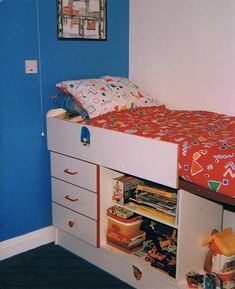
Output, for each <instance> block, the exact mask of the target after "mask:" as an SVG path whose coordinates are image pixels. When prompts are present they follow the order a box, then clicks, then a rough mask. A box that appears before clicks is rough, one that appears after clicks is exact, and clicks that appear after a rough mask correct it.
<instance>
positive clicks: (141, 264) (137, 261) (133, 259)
mask: <svg viewBox="0 0 235 289" xmlns="http://www.w3.org/2000/svg"><path fill="white" fill-rule="evenodd" d="M101 249H102V250H105V251H108V252H109V253H112V254H113V255H115V257H118V258H120V259H122V260H125V262H128V263H129V264H130V265H131V266H132V265H134V266H136V267H138V268H139V269H141V270H146V271H148V273H150V274H154V275H156V273H157V274H158V276H159V277H160V278H162V279H164V280H165V281H167V282H170V283H172V284H173V285H176V280H175V278H174V277H171V276H169V274H168V273H167V272H164V271H162V270H160V269H157V268H153V267H152V266H150V264H149V263H148V262H146V261H145V260H144V258H143V257H138V256H136V255H134V253H130V254H127V253H126V252H124V251H122V250H120V249H117V248H115V247H113V246H111V245H108V244H105V245H102V246H101Z"/></svg>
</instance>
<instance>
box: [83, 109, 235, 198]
mask: <svg viewBox="0 0 235 289" xmlns="http://www.w3.org/2000/svg"><path fill="white" fill-rule="evenodd" d="M87 124H89V125H92V126H98V127H102V128H105V129H112V130H116V131H121V132H124V133H129V134H135V135H140V136H145V137H151V138H154V139H160V140H164V141H168V142H173V143H177V144H179V175H180V176H181V177H182V178H183V179H185V180H187V181H190V182H192V183H194V184H198V185H201V186H203V187H206V188H209V189H211V190H212V191H214V192H218V193H222V194H225V195H229V196H231V197H235V117H231V116H227V115H223V114H218V113H213V112H207V111H189V110H187V111H186V110H170V109H168V108H166V107H165V106H163V105H162V106H151V107H141V108H137V109H133V110H125V111H120V112H110V113H107V114H105V115H103V116H99V117H96V118H94V119H92V120H90V121H88V122H87Z"/></svg>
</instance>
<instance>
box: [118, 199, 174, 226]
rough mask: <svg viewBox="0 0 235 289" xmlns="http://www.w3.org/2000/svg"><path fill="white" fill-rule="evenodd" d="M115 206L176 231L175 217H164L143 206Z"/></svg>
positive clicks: (131, 204)
mask: <svg viewBox="0 0 235 289" xmlns="http://www.w3.org/2000/svg"><path fill="white" fill-rule="evenodd" d="M116 205H118V206H121V207H124V208H127V209H129V210H131V211H133V212H134V213H136V214H138V215H141V216H143V217H146V218H149V219H151V220H154V221H157V222H159V223H162V224H164V225H167V226H170V227H173V228H176V229H178V225H177V224H176V219H177V218H176V216H175V217H174V216H168V215H165V214H163V213H160V212H158V211H157V210H155V209H151V208H146V207H144V206H140V205H136V204H134V203H132V202H130V203H127V204H125V205H119V204H116ZM150 211H151V214H150V213H149V212H150ZM164 218H165V220H164ZM166 218H168V221H167V220H166ZM170 219H171V220H172V221H171V220H170Z"/></svg>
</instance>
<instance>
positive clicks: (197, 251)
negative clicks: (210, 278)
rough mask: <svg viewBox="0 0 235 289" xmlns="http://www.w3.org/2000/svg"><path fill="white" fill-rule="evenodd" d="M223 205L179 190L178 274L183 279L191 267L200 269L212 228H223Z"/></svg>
mask: <svg viewBox="0 0 235 289" xmlns="http://www.w3.org/2000/svg"><path fill="white" fill-rule="evenodd" d="M222 214H223V207H222V206H221V205H218V204H216V203H214V202H211V201H209V200H207V199H204V198H201V197H198V196H196V195H193V194H191V193H188V192H186V191H183V190H180V198H179V230H178V249H177V273H176V274H177V278H178V281H179V282H181V281H182V280H183V279H184V277H185V274H186V273H187V272H189V271H195V272H200V271H201V270H202V268H203V264H204V260H205V256H206V253H207V251H208V247H207V246H205V247H203V246H202V241H203V240H204V239H206V238H207V237H208V236H210V234H211V231H212V230H213V229H218V230H221V226H222Z"/></svg>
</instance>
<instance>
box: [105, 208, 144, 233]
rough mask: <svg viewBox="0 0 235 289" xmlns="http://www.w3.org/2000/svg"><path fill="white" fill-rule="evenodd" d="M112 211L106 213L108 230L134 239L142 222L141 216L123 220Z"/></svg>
mask: <svg viewBox="0 0 235 289" xmlns="http://www.w3.org/2000/svg"><path fill="white" fill-rule="evenodd" d="M112 212H113V209H112V208H110V209H108V211H107V219H108V229H112V230H114V231H115V232H116V233H117V234H120V235H123V236H128V237H134V236H137V235H138V234H139V231H140V225H141V222H142V218H141V216H136V217H133V218H130V219H124V218H121V217H118V216H116V215H115V214H113V213H112Z"/></svg>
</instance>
